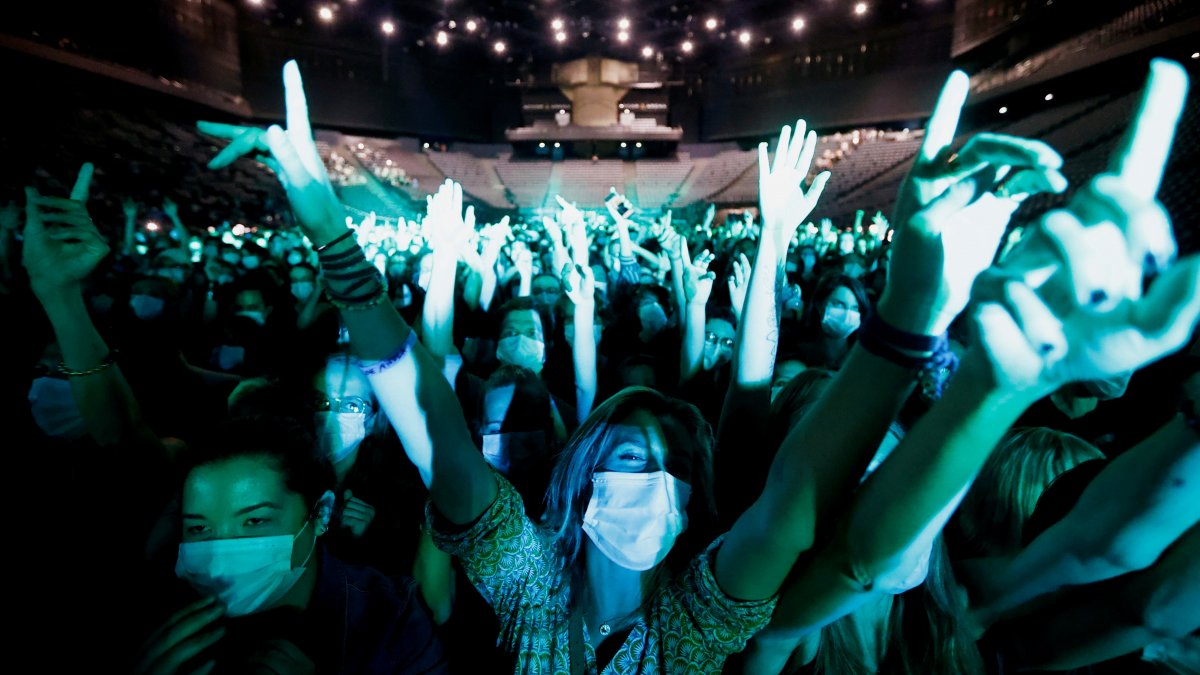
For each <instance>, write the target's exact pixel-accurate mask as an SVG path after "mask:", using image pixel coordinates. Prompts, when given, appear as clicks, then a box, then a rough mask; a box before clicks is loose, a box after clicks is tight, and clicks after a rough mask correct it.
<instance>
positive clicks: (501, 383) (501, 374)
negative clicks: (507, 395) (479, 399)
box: [483, 364, 554, 440]
mask: <svg viewBox="0 0 1200 675" xmlns="http://www.w3.org/2000/svg"><path fill="white" fill-rule="evenodd" d="M510 385H511V386H512V387H513V388H514V389H513V401H512V406H511V407H510V408H509V410H508V414H507V415H506V416H505V418H504V429H503V430H504V431H533V430H535V429H536V430H542V429H546V430H548V431H549V432H550V433H551V434H553V431H554V423H553V413H552V410H551V407H550V391H549V390H547V389H546V385H545V383H543V382H542V378H541V376H539V375H538V374H537V373H534V372H533V371H532V370H529V369H528V368H522V367H520V366H514V365H511V364H503V365H501V366H500V367H499V368H497V369H496V370H494V371H493V372H492V375H491V377H489V378H488V379H487V381H486V382H485V383H484V385H483V395H484V396H487V395H488V394H489V393H490V392H492V391H495V390H496V389H499V388H501V387H506V386H510ZM548 440H549V439H548Z"/></svg>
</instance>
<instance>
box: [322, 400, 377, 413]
mask: <svg viewBox="0 0 1200 675" xmlns="http://www.w3.org/2000/svg"><path fill="white" fill-rule="evenodd" d="M374 409H375V408H374V406H372V405H371V403H370V401H366V400H364V399H361V398H359V397H357V396H347V397H346V398H334V399H330V398H327V397H325V396H317V412H336V413H350V414H355V415H366V414H369V413H370V412H371V411H373V410H374Z"/></svg>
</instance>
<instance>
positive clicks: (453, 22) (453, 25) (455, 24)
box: [449, 21, 458, 30]
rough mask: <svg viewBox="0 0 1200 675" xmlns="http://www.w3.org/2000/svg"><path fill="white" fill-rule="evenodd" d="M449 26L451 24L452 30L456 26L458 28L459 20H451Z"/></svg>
mask: <svg viewBox="0 0 1200 675" xmlns="http://www.w3.org/2000/svg"><path fill="white" fill-rule="evenodd" d="M449 26H450V30H454V29H455V28H458V22H457V21H451V22H450V24H449Z"/></svg>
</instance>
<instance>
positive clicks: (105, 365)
mask: <svg viewBox="0 0 1200 675" xmlns="http://www.w3.org/2000/svg"><path fill="white" fill-rule="evenodd" d="M116 362H117V350H115V349H112V350H109V352H108V355H107V356H105V357H104V360H103V361H101V362H100V365H98V366H96V367H94V368H88V369H87V370H71V369H70V368H68V367H67V364H66V362H65V361H59V362H58V372H60V373H62V374H63V375H66V376H67V377H87V376H88V375H95V374H96V373H99V372H101V371H104V370H107V369H109V368H111V367H112V366H113V365H114V364H115V363H116Z"/></svg>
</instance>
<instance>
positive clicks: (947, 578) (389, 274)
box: [0, 61, 1200, 675]
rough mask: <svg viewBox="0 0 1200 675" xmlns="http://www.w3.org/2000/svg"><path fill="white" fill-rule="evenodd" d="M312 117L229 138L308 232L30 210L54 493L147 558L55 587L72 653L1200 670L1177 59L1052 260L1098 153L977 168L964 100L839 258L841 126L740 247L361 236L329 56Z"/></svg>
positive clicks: (75, 514)
mask: <svg viewBox="0 0 1200 675" xmlns="http://www.w3.org/2000/svg"><path fill="white" fill-rule="evenodd" d="M283 84H284V96H285V98H286V104H287V123H286V126H285V127H281V126H271V127H269V128H266V129H261V128H256V127H250V126H234V125H230V124H224V123H212V122H200V123H199V125H198V129H199V130H200V131H201V132H202V133H204V134H207V135H208V136H210V137H212V138H214V139H220V142H223V143H226V144H225V145H224V147H223V148H222V149H221V150H220V151H219V152H218V153H217V154H216V155H215V156H214V157H212V158H211V161H209V162H208V167H207V169H208V170H210V171H214V172H221V171H228V170H229V167H231V166H234V165H237V164H246V163H249V162H251V161H254V162H258V163H260V164H261V165H264V166H265V167H267V168H268V169H269V170H270V171H271V172H272V173H273V174H274V175H275V176H276V178H277V179H278V181H279V183H280V184H281V186H282V188H283V193H284V194H286V200H287V204H288V207H289V210H290V214H289V215H288V216H287V217H286V218H283V217H280V218H278V219H275V222H261V221H260V222H236V221H235V222H233V223H232V224H230V223H229V222H226V223H225V224H223V225H221V226H219V227H218V226H211V227H203V228H201V227H195V226H193V227H189V224H188V223H187V222H186V220H187V218H188V214H189V213H193V212H195V209H191V208H190V205H188V206H189V208H184V209H181V208H180V205H176V204H175V203H173V202H171V201H170V200H169V199H157V200H155V201H154V202H153V203H147V202H146V201H145V200H144V199H143V201H142V202H141V203H138V202H135V201H133V200H132V199H125V200H124V201H123V203H122V209H121V210H122V215H123V217H124V220H123V222H122V223H97V222H95V221H94V220H93V214H92V212H91V211H90V210H89V197H90V196H91V195H92V193H94V192H95V191H97V190H109V192H108V193H106V199H108V200H112V199H113V196H112V193H111V189H112V188H111V187H107V186H105V185H104V176H103V175H98V174H102V171H101V167H99V166H97V167H94V166H93V165H92V164H85V165H84V166H83V167H82V168H81V169H80V171H79V173H78V175H77V177H76V180H75V182H74V184H73V185H74V186H73V188H71V189H70V190H69V191H67V190H66V189H65V188H64V189H63V190H61V191H60V192H56V193H53V194H52V193H51V192H53V190H52V189H50V188H49V187H47V186H48V185H49V184H42V185H41V186H38V187H35V186H30V187H27V188H26V189H25V195H24V200H23V203H12V204H9V205H8V206H7V207H6V208H4V209H3V210H0V235H2V237H0V241H2V245H3V247H4V248H3V250H2V251H0V259H2V260H4V261H5V263H6V264H5V266H4V268H3V270H0V272H2V276H3V291H4V293H3V295H4V297H5V299H6V302H8V303H9V305H10V306H12V307H17V308H22V307H24V308H25V309H27V310H28V312H29V314H30V315H31V316H32V317H33V318H32V319H31V321H30V324H31V325H33V326H35V328H34V329H33V331H31V332H32V333H33V336H34V337H33V338H32V342H34V343H36V344H37V347H36V351H37V353H36V354H33V355H31V358H30V359H29V361H30V362H29V364H28V365H29V367H30V370H31V371H32V372H31V377H30V378H29V379H28V380H26V381H24V382H22V383H21V386H22V393H23V394H24V393H25V392H27V397H25V402H26V403H27V405H26V406H22V407H21V410H22V411H27V413H28V414H27V415H26V414H22V415H20V416H19V417H20V419H19V420H17V421H16V422H15V423H14V424H16V425H19V426H20V427H21V428H22V429H25V430H26V431H27V433H26V434H23V436H25V437H28V438H29V439H30V440H29V441H28V443H29V448H31V450H28V451H24V452H23V453H22V454H23V455H26V456H35V457H36V458H37V461H33V463H32V464H31V465H30V466H31V467H36V468H30V469H28V470H26V471H23V473H24V474H25V475H30V472H32V471H38V472H41V473H42V474H43V475H53V476H55V477H56V479H58V480H60V481H61V483H62V486H63V487H62V490H61V494H62V496H61V497H58V498H57V499H56V500H55V504H54V506H52V507H47V508H48V509H50V511H49V512H50V513H53V514H56V516H61V517H64V518H71V519H72V521H73V522H79V521H81V520H83V519H86V518H88V517H89V515H88V514H86V513H84V512H85V511H88V510H93V509H95V510H99V511H101V512H103V514H104V517H105V519H106V520H107V521H108V522H107V523H106V524H105V525H104V526H102V527H95V526H94V524H91V523H88V524H85V525H83V526H82V527H79V528H77V529H76V530H75V535H74V537H73V540H72V541H70V542H62V543H61V544H60V543H54V544H47V545H45V546H44V547H40V548H38V549H36V550H37V552H36V554H35V555H36V556H37V557H38V559H39V560H41V559H42V558H45V559H47V560H50V559H53V561H52V562H47V563H46V564H45V565H44V566H41V565H39V567H38V569H40V570H41V574H44V575H46V576H47V577H48V578H50V579H53V578H54V577H53V575H68V574H71V573H72V572H71V570H73V576H71V577H68V578H69V579H70V580H72V581H74V582H77V583H61V582H60V581H48V582H47V583H51V584H53V585H56V586H62V587H63V593H64V594H65V595H67V596H69V597H73V598H74V599H73V600H71V601H63V602H61V603H60V602H46V603H43V605H44V606H43V607H42V608H41V610H40V612H41V614H39V616H42V617H43V618H46V619H47V620H49V621H55V622H56V623H59V624H60V628H59V630H61V631H63V632H65V633H67V634H72V635H74V634H75V633H74V632H72V631H71V628H72V627H74V629H75V631H76V632H78V634H79V635H86V636H87V637H86V638H84V637H79V638H78V641H79V643H80V644H81V645H82V644H83V641H84V640H85V639H94V640H95V641H96V642H97V643H98V644H100V645H101V646H99V647H97V648H95V649H91V650H88V649H77V650H64V651H67V652H74V653H64V654H62V655H61V656H59V657H58V658H62V659H70V658H78V659H79V661H80V663H81V664H87V665H86V667H88V668H91V669H104V670H109V669H112V668H116V669H117V670H128V669H132V670H133V672H137V673H145V674H150V673H154V674H168V673H193V672H199V673H224V672H230V673H232V672H239V673H240V672H255V673H260V672H272V673H327V672H328V673H340V672H345V673H382V672H404V673H437V672H482V673H491V672H522V673H542V672H548V673H563V674H566V673H570V674H572V675H574V674H575V673H600V672H604V673H614V674H615V673H720V672H728V673H753V674H760V673H761V674H771V675H774V674H777V673H809V672H813V673H825V674H829V675H841V674H857V673H905V674H917V673H945V674H947V675H949V674H952V673H954V674H957V673H1009V672H1016V671H1018V670H1070V669H1083V668H1090V669H1092V672H1101V673H1103V672H1112V673H1133V672H1166V673H1186V672H1198V670H1200V642H1198V638H1197V631H1200V575H1198V574H1197V570H1198V569H1200V529H1198V528H1197V523H1198V522H1200V492H1197V487H1196V484H1197V481H1198V480H1200V438H1198V437H1197V432H1198V430H1200V427H1198V426H1197V425H1198V424H1200V422H1198V419H1197V412H1196V409H1195V407H1194V404H1195V401H1196V397H1197V396H1198V395H1200V376H1198V375H1197V371H1200V368H1198V367H1197V365H1198V362H1197V356H1198V355H1200V352H1198V350H1197V348H1196V346H1195V341H1194V338H1193V329H1194V326H1195V324H1196V323H1197V321H1198V320H1200V259H1198V258H1195V257H1184V258H1179V259H1177V258H1178V255H1177V251H1176V246H1175V240H1174V237H1173V235H1172V232H1171V221H1170V217H1169V214H1167V212H1166V211H1165V210H1164V209H1163V208H1162V206H1161V205H1160V204H1159V202H1158V201H1157V198H1156V193H1157V191H1158V187H1159V183H1160V182H1161V179H1162V174H1163V171H1164V166H1165V165H1166V160H1167V157H1168V154H1169V151H1170V147H1171V142H1172V136H1173V133H1174V129H1175V127H1176V124H1177V122H1178V119H1179V116H1180V113H1181V110H1182V106H1183V101H1184V97H1185V94H1186V90H1187V77H1186V75H1185V73H1184V71H1183V69H1182V68H1181V67H1179V66H1178V64H1175V63H1172V62H1166V61H1156V62H1154V63H1153V64H1152V67H1151V76H1150V78H1149V79H1148V81H1147V85H1146V89H1145V92H1144V95H1143V100H1142V103H1141V105H1140V106H1139V108H1138V110H1137V112H1136V113H1135V115H1134V117H1133V119H1131V120H1130V124H1129V131H1128V133H1127V135H1126V138H1125V141H1124V142H1123V143H1122V145H1121V147H1120V148H1119V150H1118V151H1117V154H1116V156H1114V157H1113V159H1112V162H1111V168H1110V170H1109V171H1108V172H1106V173H1102V174H1100V175H1097V176H1095V177H1094V178H1093V179H1092V180H1091V181H1090V182H1088V183H1087V184H1086V185H1084V186H1080V187H1079V189H1077V190H1076V191H1075V193H1074V195H1073V196H1072V198H1071V199H1070V201H1069V203H1068V204H1067V205H1066V206H1065V207H1063V208H1060V209H1056V210H1053V211H1050V212H1048V213H1046V214H1044V215H1043V216H1041V218H1040V219H1038V220H1036V222H1034V224H1032V225H1030V226H1028V227H1025V228H1013V227H1011V226H1010V219H1011V217H1012V215H1013V213H1014V212H1015V211H1016V210H1017V208H1018V207H1019V206H1020V204H1021V203H1022V202H1023V201H1024V200H1025V199H1026V198H1028V197H1030V196H1033V195H1036V194H1044V193H1050V194H1059V193H1062V192H1064V191H1066V190H1067V189H1068V185H1067V180H1066V178H1064V176H1063V174H1062V172H1061V171H1060V169H1061V168H1062V164H1063V162H1062V159H1061V157H1060V156H1059V155H1058V153H1057V152H1056V151H1055V150H1054V149H1053V148H1051V147H1050V146H1048V145H1046V144H1045V143H1042V142H1040V141H1038V140H1035V139H1024V138H1015V137H1011V136H1002V135H996V134H980V135H978V136H975V137H973V138H971V139H970V140H968V141H967V143H966V144H965V145H964V146H962V147H961V148H952V147H951V143H952V141H953V139H954V137H955V131H956V129H957V126H958V119H959V115H960V111H961V109H962V107H963V105H964V103H965V101H966V98H967V92H968V80H967V77H966V75H965V74H963V73H961V72H956V73H954V74H953V75H951V77H950V78H949V80H948V81H947V83H946V86H945V88H944V90H943V91H942V94H941V97H940V98H939V100H938V102H937V105H936V107H935V110H934V113H933V115H932V117H931V119H930V120H929V123H928V126H927V128H926V132H925V135H924V141H923V145H922V147H921V150H920V152H919V154H918V156H917V158H916V160H915V163H914V165H913V167H912V169H911V172H910V173H909V175H908V177H907V178H906V179H905V181H904V184H903V187H902V189H901V191H900V194H899V195H898V197H897V199H896V201H895V203H894V204H889V205H881V207H883V208H886V209H887V210H888V211H889V212H890V213H891V217H890V219H889V218H888V217H885V216H884V215H883V213H882V212H880V213H876V214H875V215H874V216H873V217H870V218H867V217H866V215H865V214H863V213H861V212H860V213H859V217H858V219H857V221H856V222H854V223H852V224H851V223H842V224H837V225H835V224H834V223H833V222H831V221H829V220H827V219H826V220H821V219H819V216H820V198H821V194H822V190H823V188H824V186H825V183H826V181H827V180H828V178H829V175H830V173H829V172H828V171H821V172H819V173H816V174H815V175H813V173H814V172H813V168H814V154H815V152H816V135H815V133H814V132H812V131H808V130H806V125H805V123H804V121H803V120H798V121H797V122H796V124H795V125H794V126H785V127H784V128H783V129H782V130H781V132H780V135H779V139H778V141H777V143H776V144H775V145H774V147H773V148H769V147H768V145H767V144H763V145H762V146H761V147H760V148H759V165H758V175H759V204H758V208H757V209H748V210H746V211H745V212H744V213H736V214H732V215H730V216H727V217H725V218H723V219H722V222H717V218H716V210H715V208H713V207H709V209H708V210H707V212H706V213H705V214H704V215H703V217H701V218H698V219H696V220H689V219H681V218H678V217H676V216H675V215H674V214H672V212H670V211H667V212H665V213H643V212H641V211H639V210H638V208H637V207H636V205H635V204H632V203H630V201H629V200H628V199H626V198H625V197H623V196H622V195H620V194H618V193H617V192H616V191H615V190H614V191H613V192H612V193H611V194H610V196H609V199H608V200H607V202H606V204H607V209H606V212H604V213H595V212H588V211H584V210H581V209H579V208H577V207H576V206H575V205H573V204H571V203H569V202H568V201H566V200H564V199H562V198H561V197H560V198H558V199H557V200H556V202H557V208H555V209H554V213H553V214H552V215H548V216H546V217H544V218H538V219H536V220H531V221H528V222H524V221H521V222H517V221H510V220H509V218H507V217H506V218H504V219H502V220H500V221H499V222H495V223H483V222H477V221H476V217H475V213H474V210H473V208H471V207H470V206H466V207H464V196H463V192H462V189H461V187H460V186H459V185H457V184H455V183H453V182H452V181H446V183H445V184H443V185H441V186H440V187H439V188H438V189H437V191H436V192H435V193H434V194H432V195H430V196H429V197H428V199H427V204H426V212H425V214H424V215H423V217H421V218H418V219H413V220H406V219H404V218H398V219H392V218H384V217H376V215H375V214H370V215H367V216H365V217H361V216H359V215H357V214H356V215H348V214H347V212H346V209H345V208H344V207H343V206H342V205H341V204H340V203H339V201H338V199H337V197H336V193H335V191H334V183H331V179H330V174H329V173H328V169H329V167H327V165H326V164H325V163H324V162H323V161H322V158H321V156H320V154H319V153H318V151H317V147H316V144H315V142H314V140H313V134H312V131H311V128H310V126H309V118H308V102H307V101H306V99H305V95H304V90H303V86H302V82H301V79H300V73H299V71H298V68H297V67H296V65H295V63H289V64H288V65H287V66H285V68H284V73H283ZM318 104H319V103H318ZM334 170H335V171H336V167H334ZM834 170H836V166H835V167H834ZM93 177H96V181H95V185H94V186H93ZM59 178H60V180H61V178H63V177H59ZM334 180H335V181H336V180H337V178H336V176H335V178H334ZM66 184H70V183H69V181H68V182H67V183H66ZM181 211H182V214H181ZM109 213H111V210H110V211H109ZM814 216H816V218H814ZM147 217H150V218H153V220H152V221H151V222H147V220H146V219H147ZM284 221H287V222H294V227H288V226H285V224H284ZM697 221H698V222H697ZM98 225H102V226H103V227H104V230H105V232H108V235H105V234H103V233H102V231H101V229H100V227H98ZM43 316H44V319H43V318H42V317H43ZM1156 362H1158V363H1157V365H1153V364H1156ZM1143 369H1144V370H1143ZM26 387H27V388H26ZM19 466H20V467H25V466H26V465H25V464H21V465H19ZM56 509H57V510H56ZM80 530H82V531H80ZM80 549H83V550H86V551H88V552H89V553H90V554H91V555H92V556H94V557H95V558H98V559H101V560H100V561H92V563H91V565H90V569H88V570H87V571H88V574H86V579H84V578H82V577H83V576H84V575H82V574H81V571H82V570H81V569H80V566H81V565H85V564H88V563H85V562H84V561H81V560H80V559H79V550H80ZM72 551H73V552H74V556H72V555H71V554H70V553H69V552H72ZM64 561H66V562H64ZM64 568H65V569H64ZM59 578H60V579H61V576H60V577H59ZM116 608H119V612H118V611H117V610H116ZM68 615H69V617H70V618H69V619H68V618H66V617H67V616H68ZM117 616H120V617H121V618H120V620H119V621H116V619H115V617H117Z"/></svg>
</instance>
